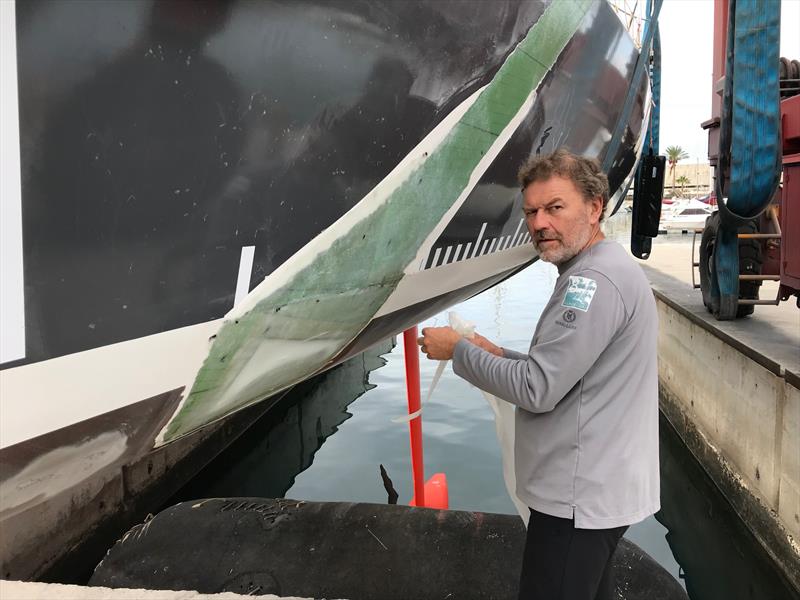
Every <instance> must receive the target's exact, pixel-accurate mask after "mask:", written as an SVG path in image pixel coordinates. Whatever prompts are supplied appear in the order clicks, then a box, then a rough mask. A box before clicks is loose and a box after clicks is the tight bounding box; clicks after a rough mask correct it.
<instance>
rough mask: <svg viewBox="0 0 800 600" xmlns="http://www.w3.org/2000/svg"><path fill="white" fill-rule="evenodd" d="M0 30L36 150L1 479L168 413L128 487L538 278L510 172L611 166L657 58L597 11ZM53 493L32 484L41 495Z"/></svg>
mask: <svg viewBox="0 0 800 600" xmlns="http://www.w3.org/2000/svg"><path fill="white" fill-rule="evenodd" d="M3 15H4V16H3V22H2V27H3V32H4V33H8V34H10V35H15V36H16V40H17V44H16V61H15V64H16V68H17V77H16V81H14V82H12V83H14V84H16V89H14V88H15V86H14V85H9V86H7V87H5V86H4V89H7V90H10V92H4V93H9V94H13V95H14V96H15V97H17V96H18V98H19V111H18V113H16V112H14V113H13V114H12V113H10V112H8V111H6V112H5V113H4V114H3V119H4V123H6V122H8V123H9V125H10V126H11V127H12V128H14V127H16V129H17V130H18V132H19V139H20V143H19V165H20V169H19V175H20V177H19V180H20V185H19V187H18V188H17V189H16V193H15V194H12V195H11V196H9V197H8V198H6V197H4V202H10V203H12V204H13V203H15V202H16V203H17V205H18V206H17V208H18V209H19V215H20V216H19V219H18V221H16V222H15V221H13V220H7V219H4V220H3V235H2V236H1V237H2V240H3V256H4V269H3V281H2V284H3V289H4V293H6V292H7V293H9V294H12V295H13V294H16V295H17V296H18V297H19V299H20V306H22V307H24V310H23V311H22V312H21V313H20V314H19V315H17V316H16V317H15V316H14V315H11V316H9V314H10V313H6V312H4V313H3V331H4V342H8V344H6V345H4V346H3V355H2V356H1V357H0V363H2V364H0V397H2V403H1V404H0V409H1V410H2V418H1V419H0V460H2V461H4V464H10V461H11V459H10V458H9V457H12V456H22V455H24V456H27V457H28V458H27V459H26V460H29V461H30V463H31V464H33V463H34V462H35V461H36V460H37V459H39V458H41V457H42V456H44V455H45V454H46V453H48V452H51V451H52V450H53V448H50V447H49V446H48V447H46V448H45V447H42V450H41V452H40V453H39V454H38V455H37V454H36V453H35V452H34V453H33V454H30V455H28V454H27V451H26V452H25V453H22V454H20V452H19V450H20V448H21V447H23V446H21V445H25V447H26V448H36V447H37V443H36V440H40V439H42V436H50V435H52V434H54V433H56V434H58V435H56V437H55V438H52V439H58V440H60V442H59V443H60V444H61V445H62V446H63V448H64V449H72V450H75V451H74V452H73V451H67V452H64V453H61V454H58V456H61V457H62V458H61V459H59V460H58V461H55V462H53V463H51V466H50V467H49V468H50V469H51V470H52V471H53V472H55V471H58V470H63V469H64V468H65V467H66V466H69V465H71V464H73V462H74V460H76V459H78V460H80V459H81V458H85V456H83V455H81V451H80V450H79V449H80V448H81V447H84V446H82V444H84V443H85V442H86V441H87V440H91V439H98V438H99V437H100V436H101V435H103V434H104V432H106V429H107V425H108V423H110V422H111V421H113V419H114V418H116V417H118V416H119V415H120V414H121V413H119V412H116V411H120V410H123V409H126V408H131V407H136V406H137V403H140V402H144V401H148V400H150V399H153V398H158V399H160V400H158V401H152V402H151V406H152V407H153V408H154V410H157V411H160V412H158V413H157V414H154V415H153V416H152V419H148V422H147V426H144V425H141V431H145V430H147V432H148V433H147V436H146V437H148V438H149V439H148V440H144V438H142V439H140V440H139V441H137V443H136V444H135V445H133V446H128V445H125V444H123V446H121V447H120V448H117V450H113V451H109V452H110V454H108V455H107V456H111V455H112V454H114V452H117V451H118V453H119V456H116V458H115V459H114V460H113V461H111V463H109V464H113V465H116V466H115V467H113V468H115V469H122V466H121V465H124V464H131V463H132V462H137V461H140V460H141V459H142V457H146V456H147V455H148V453H149V452H152V451H153V450H152V449H153V447H154V446H160V445H164V444H169V443H171V442H175V441H176V440H180V439H181V438H182V437H186V436H190V437H191V438H192V439H195V440H197V439H201V438H202V437H203V436H202V435H201V436H197V435H196V432H198V431H201V432H202V430H203V429H204V428H208V427H216V426H215V425H214V424H215V423H220V422H221V421H222V420H223V419H225V418H227V417H229V416H230V415H231V414H233V413H235V412H236V411H241V410H243V409H246V408H247V407H249V406H252V405H254V404H256V403H258V402H261V401H263V400H264V399H266V398H275V397H276V396H277V395H279V394H280V393H282V392H283V391H284V390H286V389H289V388H290V387H291V386H292V385H294V384H296V383H297V382H299V381H303V380H305V379H307V378H309V377H310V376H312V375H313V374H315V373H319V372H321V371H324V370H326V369H329V368H331V367H332V366H334V365H336V364H338V363H340V362H342V361H343V360H345V359H346V358H347V357H349V356H353V355H354V354H356V353H358V352H360V351H361V350H363V349H364V348H366V347H368V346H369V345H370V344H371V343H373V342H374V341H377V340H379V339H383V338H385V337H387V336H390V335H392V334H394V333H397V332H399V331H401V330H402V329H404V328H406V327H407V326H409V325H412V324H414V323H417V322H419V321H420V320H422V319H424V318H426V317H427V316H430V315H431V314H434V313H435V312H437V311H439V310H442V309H444V308H446V307H447V306H449V305H452V304H455V303H457V302H458V301H461V300H463V299H466V298H468V297H470V296H472V295H475V294H477V293H479V292H480V291H482V290H484V289H487V288H488V287H490V286H492V285H494V284H496V283H498V282H499V281H502V280H503V279H504V278H506V277H509V276H510V275H512V274H513V273H515V272H517V271H518V270H519V269H521V268H524V267H525V266H526V265H527V264H530V262H532V261H533V260H535V259H536V253H535V250H534V248H533V245H532V244H531V240H530V236H529V235H528V234H527V232H526V230H525V227H524V224H523V222H522V215H521V210H520V209H521V201H522V199H521V194H520V192H519V189H518V186H517V183H516V170H517V168H518V166H519V165H520V163H521V162H522V161H524V160H525V159H526V158H527V157H528V156H529V155H531V154H533V153H536V152H549V151H552V150H553V149H555V148H558V147H567V148H569V149H571V150H573V151H574V152H577V153H580V154H584V155H588V156H592V157H597V158H599V159H601V160H602V159H604V158H605V153H606V151H607V150H608V149H609V147H610V146H611V142H612V140H611V133H610V132H612V131H615V130H616V124H617V120H619V119H620V118H623V116H622V115H621V108H622V105H623V104H624V102H623V100H624V98H625V96H626V94H627V93H628V88H629V84H630V80H631V77H632V73H633V68H634V65H635V63H636V59H637V57H638V51H637V50H636V48H635V46H634V45H633V43H632V41H631V40H630V38H629V36H628V35H627V33H626V32H625V31H624V28H623V27H622V26H621V24H620V23H619V21H618V20H617V18H616V16H615V15H614V14H613V12H612V11H611V9H610V8H609V7H608V6H606V5H605V3H592V2H571V3H558V2H555V3H545V2H538V1H516V0H507V1H502V2H492V3H476V2H457V1H454V2H440V1H436V2H434V1H427V0H421V1H419V2H406V1H396V2H395V1H390V0H387V1H384V2H370V3H363V2H355V1H345V0H343V1H338V2H327V1H326V2H302V3H282V2H274V3H272V2H259V3H250V2H213V1H209V2H202V3H200V2H198V3H194V2H177V1H176V2H172V1H166V2H158V3H149V2H144V1H141V2H136V1H131V2H125V3H120V2H116V1H113V0H108V1H103V0H92V1H79V0H74V1H62V0H57V1H56V0H37V1H30V2H24V3H17V4H16V15H15V17H14V18H13V19H12V20H11V21H9V20H8V19H7V15H8V12H4V13H3ZM53 31H59V32H61V33H60V34H59V35H51V32H53ZM634 92H635V94H636V102H634V108H633V111H632V112H631V114H630V115H627V127H626V128H625V130H624V133H623V139H622V143H621V144H620V145H619V150H618V153H617V155H616V156H615V157H614V160H613V161H612V163H613V165H614V166H613V167H612V169H611V171H610V173H609V178H610V182H611V187H612V192H613V193H614V194H615V195H617V196H619V195H620V194H622V193H623V192H624V187H625V182H626V180H628V179H629V177H630V174H631V172H632V169H633V166H634V164H635V162H636V157H637V154H638V152H639V151H640V148H641V139H642V138H643V134H644V125H645V123H646V116H647V106H648V102H647V85H646V82H644V83H643V84H642V86H641V88H640V89H638V90H634ZM15 244H16V246H15ZM6 257H11V258H9V260H11V261H12V262H13V261H16V262H15V263H14V264H15V265H16V266H18V267H19V271H20V272H21V273H22V274H23V277H13V276H11V275H9V273H13V272H14V271H13V269H6V268H5V264H6V263H5V261H6ZM98 418H100V421H98V420H97V419H98ZM131 418H132V417H131ZM98 422H104V423H105V425H104V426H103V428H101V429H102V430H101V429H98V430H97V431H94V432H90V431H86V430H82V429H81V428H80V427H76V426H78V425H80V424H81V423H87V424H90V425H89V426H91V424H95V423H98ZM153 423H158V424H160V427H161V428H160V429H159V430H158V431H154V430H152V428H151V425H152V424H153ZM116 427H117V430H118V431H123V430H124V428H125V427H126V422H125V421H122V420H120V421H118V423H117V425H116ZM70 436H72V437H70ZM103 439H105V438H103ZM121 439H122V438H121ZM137 439H138V438H137ZM111 446H112V447H114V448H116V446H114V444H111ZM89 454H91V453H89ZM134 455H135V456H134ZM50 456H53V455H50ZM120 457H125V460H124V461H123V462H121V463H120V462H119V461H118V460H117V459H119V458H120ZM14 460H16V459H14ZM14 464H15V465H17V467H18V468H19V469H20V470H23V471H24V468H25V465H24V464H22V465H20V464H18V463H17V462H14ZM86 468H87V469H88V471H87V477H92V476H95V475H98V474H99V473H100V472H101V471H103V469H107V468H108V465H107V464H104V465H103V469H100V468H99V467H93V466H91V464H88V466H87V467H86ZM92 469H94V471H92ZM39 475H41V473H40V474H39ZM157 475H158V474H156V475H154V476H153V478H152V480H151V483H152V482H154V481H156V480H157ZM3 477H4V479H3V481H2V482H0V486H3V487H4V496H5V497H10V496H13V494H11V495H8V494H6V493H5V490H6V489H8V486H10V485H12V479H13V478H10V477H7V476H6V475H5V474H4V475H3ZM47 481H48V479H47V477H46V476H45V477H38V476H37V478H36V481H33V479H32V480H31V481H27V482H25V481H19V480H18V479H13V486H15V490H14V491H15V492H16V491H17V489H22V488H25V486H33V487H30V489H31V490H36V489H37V486H41V490H40V491H41V492H42V494H41V495H38V496H37V494H34V495H33V496H32V497H31V498H34V497H40V498H47V497H49V490H48V484H47ZM72 500H74V502H75V503H76V504H77V505H80V506H86V505H88V503H89V502H90V499H89V498H85V497H83V498H79V497H75V498H73V499H72ZM3 508H4V510H5V509H8V510H11V511H14V510H16V509H17V508H19V507H18V506H4V507H3ZM40 534H41V532H37V531H35V528H33V529H32V530H31V533H30V535H31V536H32V538H35V537H36V536H37V535H40ZM4 558H5V557H4ZM34 570H35V569H34Z"/></svg>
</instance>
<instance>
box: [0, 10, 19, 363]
mask: <svg viewBox="0 0 800 600" xmlns="http://www.w3.org/2000/svg"><path fill="white" fill-rule="evenodd" d="M14 9H15V3H14V2H0V40H2V42H0V44H2V45H0V72H2V73H3V80H4V85H3V92H2V96H0V111H1V112H0V140H1V141H0V181H1V182H2V192H0V274H1V275H0V331H1V332H2V335H0V363H4V362H8V361H12V360H18V359H20V358H25V293H24V289H25V285H24V281H23V270H22V255H23V251H22V191H21V189H22V188H21V186H20V155H19V108H18V100H17V42H16V33H17V29H16V17H15V14H14V12H15V11H14Z"/></svg>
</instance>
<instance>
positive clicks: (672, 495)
mask: <svg viewBox="0 0 800 600" xmlns="http://www.w3.org/2000/svg"><path fill="white" fill-rule="evenodd" d="M628 224H629V216H628V215H625V214H621V215H618V216H616V217H614V218H613V219H612V220H611V221H610V222H609V223H608V224H607V225H606V231H607V233H608V235H609V237H612V238H615V239H617V240H618V241H620V242H621V243H626V242H625V237H626V236H627V231H628ZM676 239H678V240H682V242H683V243H687V244H690V243H691V236H683V237H681V236H680V234H678V235H677V236H674V235H673V236H670V241H672V242H674V241H675V240H676ZM654 251H657V245H656V247H655V248H654ZM687 268H688V265H687ZM556 277H557V272H556V270H555V268H554V267H553V266H551V265H549V264H546V263H542V262H537V263H535V264H533V265H532V266H530V267H529V268H527V269H526V270H524V271H522V272H521V273H519V274H517V275H516V276H514V277H513V278H511V279H509V280H507V281H505V282H504V283H502V284H500V285H498V286H496V287H494V288H492V289H490V290H488V291H486V292H484V293H483V294H480V295H478V296H476V297H474V298H472V299H470V300H468V301H466V302H464V303H462V304H461V305H459V306H457V307H455V308H454V309H453V310H455V311H457V312H458V314H459V315H460V316H462V317H463V318H465V319H466V320H468V321H472V322H473V323H475V324H476V326H477V331H478V332H479V333H481V334H482V335H484V336H486V337H488V338H490V339H492V340H494V341H496V342H498V343H500V344H502V345H503V346H505V347H508V348H511V349H514V350H519V351H527V349H528V346H529V344H530V338H531V336H532V334H533V330H534V328H535V326H536V322H537V319H538V318H539V316H540V314H541V312H542V310H543V309H544V306H545V304H546V302H547V299H548V297H549V295H550V293H551V291H552V289H553V286H554V284H555V280H556ZM698 293H699V292H698ZM447 320H448V319H447V314H446V313H442V314H440V315H437V316H436V317H434V318H432V319H430V320H429V321H427V322H425V323H422V324H420V326H421V327H425V326H431V325H434V326H438V325H446V324H447ZM436 367H437V363H436V362H434V361H428V360H425V359H424V357H423V358H422V360H421V367H420V368H421V380H422V394H423V399H424V398H425V396H426V394H427V390H428V387H429V385H430V382H431V380H432V378H433V375H434V372H435V370H436ZM405 413H407V406H406V386H405V373H404V356H403V347H402V344H395V343H394V342H393V341H392V340H387V341H386V342H384V343H382V344H378V345H377V346H375V347H373V348H372V349H370V350H369V351H367V352H365V353H363V354H362V355H360V356H357V357H355V358H353V359H351V360H350V361H348V362H347V363H345V364H343V365H340V366H339V367H337V368H335V369H333V370H331V371H329V372H327V373H324V374H322V375H320V376H318V377H316V378H314V379H312V380H310V381H307V382H305V383H303V384H301V385H299V386H297V387H296V388H295V389H294V390H292V391H291V392H290V393H289V394H287V396H285V397H284V399H283V400H282V401H281V402H280V404H279V405H277V406H276V408H275V409H274V410H272V411H270V413H269V414H267V415H266V416H265V417H263V418H262V419H261V420H260V421H258V422H257V423H255V424H254V425H253V426H252V427H251V428H250V429H249V430H248V432H246V433H245V434H244V435H243V436H242V437H241V438H240V439H239V440H238V441H237V442H235V443H234V444H233V445H232V446H231V447H230V448H229V449H228V450H227V451H226V452H224V453H223V454H222V455H220V456H219V457H218V458H217V459H216V460H215V461H214V462H212V463H211V464H210V465H209V466H208V467H207V468H206V469H205V470H204V471H203V472H201V473H200V474H199V475H198V476H197V477H196V478H195V479H194V480H193V481H191V482H190V483H189V484H188V485H187V486H185V487H184V488H183V489H182V490H181V491H180V492H179V494H178V495H177V496H176V497H175V498H173V500H172V501H171V502H170V504H171V503H174V502H177V501H183V500H192V499H196V498H208V497H226V496H261V497H288V498H294V499H301V500H310V501H349V502H376V503H385V502H386V501H387V494H386V491H385V490H384V487H383V484H382V481H381V477H380V473H379V466H380V465H383V466H384V467H385V468H386V470H387V472H388V474H389V476H390V477H391V479H392V481H393V483H394V487H395V489H396V490H397V491H398V492H399V495H400V498H399V503H408V502H409V500H410V499H411V495H412V493H413V490H412V482H411V461H410V455H409V440H408V425H407V424H405V423H402V424H398V423H396V422H393V421H392V419H393V418H394V417H398V416H402V415H404V414H405ZM422 423H423V436H424V457H425V469H426V471H425V472H426V477H429V476H430V475H432V474H433V473H438V472H443V473H445V474H446V475H447V480H448V487H449V493H450V508H452V509H459V510H470V511H484V512H497V513H509V514H511V513H514V512H515V508H514V505H513V504H512V502H511V500H510V498H509V497H508V494H507V492H506V489H505V485H504V482H503V476H502V467H501V452H500V448H499V446H498V442H497V437H496V434H495V428H494V416H493V413H492V410H491V409H490V407H489V405H488V404H487V403H486V401H485V400H484V398H483V396H482V395H481V393H480V392H479V391H478V390H477V389H475V388H474V387H472V386H471V385H470V384H468V383H466V382H465V381H463V380H461V379H460V378H458V377H457V376H456V375H455V374H453V372H452V369H451V368H450V367H449V366H448V367H447V368H446V369H445V372H444V374H443V375H442V378H441V380H440V381H439V383H438V385H437V387H436V389H435V390H434V392H433V394H432V396H431V398H430V400H429V401H428V402H426V403H425V404H424V405H423V413H422ZM660 431H661V440H660V442H661V443H660V449H661V494H662V496H661V504H662V509H661V511H660V512H659V513H657V514H656V515H655V516H654V517H650V518H648V519H646V520H645V521H643V522H641V523H638V524H636V525H633V526H632V527H631V528H630V529H629V530H628V532H627V533H626V537H627V538H628V539H630V540H631V541H633V542H635V543H636V544H638V545H639V546H641V547H642V548H643V549H644V550H645V551H647V552H648V553H649V554H650V555H651V556H652V557H653V558H654V559H655V560H657V561H658V562H659V563H660V564H661V565H662V566H663V567H665V568H666V569H667V570H668V571H669V572H670V573H671V574H672V575H673V576H674V577H675V578H676V579H678V580H679V581H680V582H681V584H682V585H684V587H685V588H686V590H687V592H688V594H689V596H690V598H691V599H692V600H722V599H725V600H732V599H737V598H742V599H745V598H746V599H765V600H767V599H769V600H772V599H775V600H779V599H781V600H782V599H784V598H794V597H796V595H795V594H794V592H793V591H792V589H791V588H790V587H789V586H788V585H787V584H785V583H784V581H783V580H782V578H781V576H780V574H779V572H778V570H777V569H776V568H775V567H774V566H773V565H772V563H771V562H770V561H769V559H768V558H767V557H766V555H765V554H764V552H763V550H762V549H761V548H760V546H759V545H758V543H757V542H756V541H755V539H754V538H753V536H752V535H751V534H750V533H749V531H748V530H747V529H746V527H745V526H744V524H743V523H742V522H741V521H740V520H739V518H738V517H737V516H736V515H735V514H734V513H733V511H732V510H731V508H730V506H729V504H728V503H727V501H726V500H725V499H724V498H723V497H722V496H721V494H720V493H719V491H718V490H717V489H716V487H715V486H714V484H713V482H712V481H711V480H710V479H709V478H708V476H707V475H706V474H705V472H704V471H703V470H702V469H701V468H700V466H699V464H698V463H697V462H696V460H695V459H694V457H692V456H691V454H690V453H689V452H688V451H687V449H686V448H685V447H684V446H683V443H682V442H681V440H680V439H679V438H678V436H677V435H676V434H675V432H674V431H673V430H672V429H671V427H670V426H669V424H668V423H667V422H666V421H665V420H664V419H663V418H662V419H661V423H660Z"/></svg>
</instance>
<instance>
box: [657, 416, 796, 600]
mask: <svg viewBox="0 0 800 600" xmlns="http://www.w3.org/2000/svg"><path fill="white" fill-rule="evenodd" d="M656 518H657V519H658V520H659V522H661V523H662V524H663V525H664V526H665V527H666V528H667V529H668V530H669V533H667V542H669V546H670V548H671V549H672V552H673V554H674V555H675V558H676V560H677V561H678V563H679V564H680V565H681V568H682V578H683V579H684V582H685V586H686V590H687V591H688V593H689V597H690V598H691V599H692V600H730V599H732V598H741V599H748V600H756V599H763V600H773V599H774V600H778V599H781V600H783V599H789V598H798V597H800V596H798V595H797V594H796V593H795V592H793V591H792V589H791V588H790V587H789V586H788V585H787V584H786V583H785V582H784V581H783V579H782V577H781V576H780V574H779V572H778V570H777V569H776V568H775V566H774V565H773V564H772V563H771V562H770V560H769V559H768V558H767V557H766V556H765V554H764V553H763V552H762V551H761V549H760V548H759V546H758V542H757V541H756V540H755V538H754V537H753V535H752V534H751V533H750V531H749V530H747V528H746V527H745V526H744V524H743V523H742V521H741V520H740V519H739V517H738V516H737V515H736V514H735V513H734V512H733V509H732V508H731V506H730V504H728V502H727V500H725V498H724V497H723V496H722V494H721V493H720V492H719V490H718V489H717V488H716V487H715V485H714V483H713V482H712V481H711V479H709V477H708V475H706V473H705V472H704V471H703V470H702V468H701V467H700V465H699V464H698V463H697V461H696V460H695V458H694V457H693V456H692V455H691V454H690V453H689V451H688V449H687V448H686V446H684V444H683V442H682V441H681V440H680V438H679V437H678V435H677V433H676V432H675V431H674V430H673V429H672V427H671V426H670V425H669V424H668V423H667V421H666V419H664V418H663V417H662V419H661V510H660V511H659V512H658V513H657V514H656Z"/></svg>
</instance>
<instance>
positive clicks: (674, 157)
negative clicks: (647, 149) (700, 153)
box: [667, 146, 689, 195]
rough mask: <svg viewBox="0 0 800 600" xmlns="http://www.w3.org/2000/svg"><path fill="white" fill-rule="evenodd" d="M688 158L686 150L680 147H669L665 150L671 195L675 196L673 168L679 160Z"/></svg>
mask: <svg viewBox="0 0 800 600" xmlns="http://www.w3.org/2000/svg"><path fill="white" fill-rule="evenodd" d="M684 158H689V155H688V154H687V152H686V150H684V149H683V148H681V147H680V146H669V147H668V148H667V162H669V172H670V173H672V193H673V195H674V194H675V167H676V166H677V165H678V161H679V160H683V159H684Z"/></svg>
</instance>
